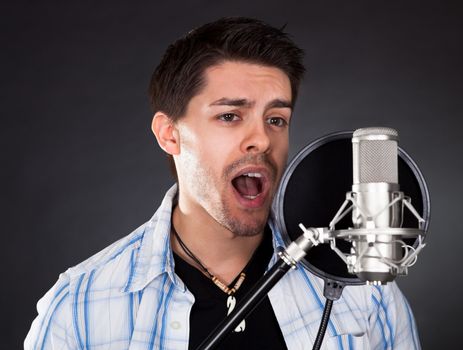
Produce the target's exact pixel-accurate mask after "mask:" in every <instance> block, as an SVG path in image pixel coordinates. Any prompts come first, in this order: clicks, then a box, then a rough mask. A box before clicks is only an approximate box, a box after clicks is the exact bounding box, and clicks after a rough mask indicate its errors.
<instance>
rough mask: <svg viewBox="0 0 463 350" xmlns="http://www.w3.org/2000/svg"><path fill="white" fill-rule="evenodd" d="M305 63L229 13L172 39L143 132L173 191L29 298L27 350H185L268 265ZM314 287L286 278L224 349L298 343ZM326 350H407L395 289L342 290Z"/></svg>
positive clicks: (308, 337)
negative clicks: (166, 165) (33, 308)
mask: <svg viewBox="0 0 463 350" xmlns="http://www.w3.org/2000/svg"><path fill="white" fill-rule="evenodd" d="M303 72H304V68H303V65H302V51H301V50H300V49H299V48H297V47H296V46H295V45H294V43H293V42H292V41H291V40H290V39H289V38H288V37H287V35H286V34H285V33H283V32H282V31H281V30H278V29H275V28H272V27H270V26H268V25H266V24H263V23H262V22H260V21H257V20H252V19H246V18H228V19H221V20H218V21H216V22H213V23H210V24H206V25H204V26H202V27H200V28H198V29H196V30H194V31H192V32H190V33H188V34H187V35H186V36H185V37H183V38H181V39H179V40H178V41H177V42H175V43H174V44H172V45H171V46H170V47H169V48H168V50H167V52H166V54H165V56H164V58H163V59H162V61H161V63H160V65H159V66H158V67H157V69H156V71H155V72H154V74H153V78H152V82H151V88H150V94H151V98H152V105H153V109H154V112H155V114H154V118H153V122H152V130H153V133H154V135H155V136H156V139H157V141H158V143H159V145H160V147H161V148H162V149H163V150H164V151H165V152H166V153H167V154H168V155H170V156H171V157H172V158H171V161H173V166H174V170H175V175H176V178H177V185H176V186H174V187H172V188H171V189H170V190H169V191H168V192H167V194H166V196H165V198H164V200H163V202H162V204H161V206H160V208H159V209H158V211H157V212H156V214H155V215H154V217H153V218H152V219H151V220H150V221H148V222H147V223H146V224H144V225H143V226H141V227H140V228H139V229H137V230H135V231H134V232H133V233H132V234H130V235H129V236H127V237H125V238H123V239H122V240H120V241H118V242H116V243H114V244H113V245H111V246H110V247H108V248H106V249H105V250H103V251H102V252H100V253H98V254H97V255H95V256H93V257H92V258H90V259H89V260H87V261H85V262H83V263H81V264H79V265H77V266H75V267H73V268H71V269H69V270H68V271H67V272H65V273H64V274H62V275H61V276H60V278H59V280H58V282H57V283H56V285H55V286H54V287H53V288H52V289H51V290H50V291H49V292H48V293H47V294H46V295H45V297H44V298H43V299H42V300H41V301H40V302H39V304H38V311H39V316H38V317H37V319H36V320H35V321H34V323H33V325H32V328H31V330H30V332H29V334H28V336H27V338H26V340H25V348H27V349H63V348H64V349H132V350H134V349H188V348H189V349H194V348H195V347H196V346H197V345H199V344H200V343H201V341H202V340H203V339H204V338H205V337H206V336H207V335H208V334H209V332H210V331H211V330H213V328H214V327H215V326H216V325H217V323H218V322H220V320H222V319H223V318H224V317H225V316H226V315H227V313H229V312H230V311H231V309H232V308H233V307H234V304H235V302H236V301H237V300H240V298H242V297H243V295H244V294H245V293H246V292H247V291H249V289H250V288H251V287H252V286H253V284H254V283H255V282H256V281H257V280H258V279H259V278H260V277H261V276H262V275H263V273H264V272H265V270H266V269H267V268H268V266H270V265H271V264H273V263H274V262H275V259H276V256H275V254H274V251H275V250H276V249H277V248H278V247H279V246H283V241H282V238H281V235H280V233H279V232H278V231H277V230H276V229H275V225H274V221H273V219H272V215H271V210H270V208H271V204H272V199H273V196H274V194H275V192H276V189H277V186H278V182H279V180H280V178H281V175H282V173H283V170H284V167H285V164H286V160H287V153H288V128H289V124H290V120H291V114H292V110H293V106H294V102H295V99H296V96H297V91H298V87H299V83H300V80H301V78H302V74H303ZM322 289H323V282H322V281H321V280H320V279H318V278H317V277H315V276H313V275H311V274H310V273H309V272H308V271H305V270H304V269H303V268H302V267H301V268H298V269H296V270H293V271H290V272H289V273H288V274H287V275H286V276H285V277H284V278H283V279H282V280H281V281H280V282H279V283H278V284H277V285H276V286H275V287H274V289H273V290H272V291H271V292H270V293H269V295H268V297H267V298H266V299H265V300H264V302H263V303H262V304H261V305H260V306H259V307H258V308H257V309H256V310H255V312H253V313H252V314H251V315H250V316H249V317H247V318H246V319H245V320H244V321H243V322H242V323H241V324H240V325H239V326H238V327H237V328H236V329H235V331H234V332H232V333H231V334H230V335H229V336H228V338H227V339H225V341H224V343H223V344H222V345H221V348H222V349H238V348H240V349H260V348H266V349H284V348H288V349H307V348H311V347H312V344H313V341H314V339H315V337H316V333H317V330H318V325H319V322H320V318H321V314H322V309H323V305H322V303H323V302H322V300H323V293H322ZM324 346H325V347H326V348H327V349H368V348H371V349H376V348H381V349H386V348H387V349H390V348H394V349H413V348H419V341H418V338H417V333H416V329H415V325H414V321H413V316H412V314H411V311H410V309H409V307H408V305H407V303H406V301H405V299H404V298H403V296H402V294H401V293H400V291H399V290H398V288H397V287H396V285H395V284H390V285H388V286H386V287H384V288H379V287H370V286H364V287H347V288H346V289H345V291H344V294H343V297H342V298H341V299H340V300H339V301H337V302H336V303H335V304H334V306H333V311H332V315H331V320H330V323H329V326H328V331H327V335H326V336H325V339H324Z"/></svg>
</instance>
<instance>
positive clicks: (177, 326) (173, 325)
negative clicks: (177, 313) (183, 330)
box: [170, 321, 182, 329]
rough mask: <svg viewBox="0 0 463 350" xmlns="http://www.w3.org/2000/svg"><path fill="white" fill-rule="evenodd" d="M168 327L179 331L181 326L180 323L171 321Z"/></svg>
mask: <svg viewBox="0 0 463 350" xmlns="http://www.w3.org/2000/svg"><path fill="white" fill-rule="evenodd" d="M170 326H171V327H172V328H173V329H180V327H181V326H182V325H181V324H180V322H178V321H173V322H171V323H170Z"/></svg>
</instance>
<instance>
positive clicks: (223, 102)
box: [210, 97, 293, 109]
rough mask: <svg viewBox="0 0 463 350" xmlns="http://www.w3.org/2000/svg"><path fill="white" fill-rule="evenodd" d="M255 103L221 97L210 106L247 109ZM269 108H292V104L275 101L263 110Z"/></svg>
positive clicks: (242, 99) (279, 100) (284, 101)
mask: <svg viewBox="0 0 463 350" xmlns="http://www.w3.org/2000/svg"><path fill="white" fill-rule="evenodd" d="M254 103H255V102H253V101H249V100H247V99H245V98H226V97H222V98H220V99H218V100H217V101H214V102H212V103H211V104H210V106H233V107H245V108H249V107H252V106H253V105H254ZM270 108H290V109H292V108H293V104H292V103H291V102H290V101H286V100H281V99H278V98H277V99H275V100H272V101H270V102H269V103H267V105H266V106H265V109H270Z"/></svg>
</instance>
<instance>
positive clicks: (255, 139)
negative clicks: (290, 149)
mask: <svg viewBox="0 0 463 350" xmlns="http://www.w3.org/2000/svg"><path fill="white" fill-rule="evenodd" d="M269 149H270V137H269V134H268V130H267V124H266V123H265V121H263V120H259V121H253V122H251V123H250V124H249V125H248V127H247V128H246V130H245V135H244V138H243V141H242V144H241V150H242V151H243V152H244V153H256V154H259V153H267V152H268V151H269Z"/></svg>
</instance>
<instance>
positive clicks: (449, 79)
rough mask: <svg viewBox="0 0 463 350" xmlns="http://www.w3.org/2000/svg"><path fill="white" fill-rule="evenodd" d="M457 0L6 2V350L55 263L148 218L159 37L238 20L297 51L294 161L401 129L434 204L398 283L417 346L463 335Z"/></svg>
mask: <svg viewBox="0 0 463 350" xmlns="http://www.w3.org/2000/svg"><path fill="white" fill-rule="evenodd" d="M301 3H303V4H301ZM457 3H458V2H456V1H455V2H453V3H450V2H448V3H445V2H442V1H436V2H435V3H424V2H423V1H417V2H410V1H400V2H399V1H397V2H393V3H391V2H390V1H375V2H371V1H365V2H359V1H339V2H331V1H317V2H315V1H304V2H302V1H291V0H286V1H269V0H267V1H233V2H229V3H225V2H219V1H198V0H197V1H185V2H178V1H173V0H171V1H168V2H159V1H144V2H142V1H133V2H129V1H127V2H125V3H124V2H119V1H108V2H103V1H98V2H97V1H78V2H74V3H73V4H71V3H66V4H65V2H63V1H56V2H53V1H42V2H32V1H28V2H24V1H23V2H18V1H16V2H13V1H10V4H5V3H2V5H1V9H0V10H1V11H0V13H1V21H0V27H1V35H2V41H1V55H0V56H1V66H0V70H1V78H0V81H1V90H2V91H1V96H0V98H1V107H0V108H1V112H0V115H1V118H2V120H1V128H0V130H1V131H0V132H1V135H0V136H1V138H0V142H1V144H0V146H1V179H2V181H1V184H2V187H1V196H0V197H1V206H2V208H1V214H0V215H1V222H2V233H1V234H2V254H1V267H2V278H1V281H2V282H1V303H2V304H1V315H2V316H1V322H2V337H1V342H2V344H1V345H2V348H3V349H15V348H20V347H21V346H22V345H21V343H22V340H23V338H24V336H25V334H26V333H27V330H28V328H29V326H30V323H31V321H32V319H33V318H34V317H35V315H36V310H35V303H36V301H37V300H38V299H39V297H41V296H42V295H43V294H44V293H45V291H46V290H47V289H48V288H50V287H51V286H52V284H53V283H54V282H55V280H56V279H57V277H58V274H59V273H60V272H62V271H64V270H65V269H66V268H67V267H69V266H72V265H74V264H77V263H78V262H80V261H82V260H83V259H85V258H87V257H88V256H90V255H92V254H94V253H95V252H97V251H99V250H101V249H102V248H104V247H105V246H107V245H108V244H109V243H111V242H113V241H115V240H116V239H118V238H120V237H122V236H124V235H126V234H128V233H129V232H131V231H132V230H133V229H134V228H136V227H137V226H138V225H140V224H142V223H143V222H145V221H146V220H147V219H149V218H150V216H151V215H152V213H153V212H154V211H155V209H156V208H157V206H158V205H159V203H160V200H161V198H162V196H163V194H164V192H165V190H166V189H167V188H168V187H169V186H170V184H171V183H172V179H171V178H170V175H169V172H168V171H167V167H166V163H165V159H164V156H163V154H162V153H161V152H160V150H159V149H158V148H157V145H156V144H155V140H154V137H152V135H151V132H150V120H151V113H150V110H149V106H148V102H147V97H146V89H147V85H148V80H149V77H150V75H151V72H152V70H153V68H154V67H155V65H156V64H157V62H158V61H159V59H160V56H161V54H162V53H163V51H164V50H165V48H166V46H167V45H168V44H169V43H170V42H171V41H173V40H174V39H176V38H177V37H179V36H180V35H182V34H183V33H185V32H186V31H188V30H189V29H191V28H193V27H195V26H198V25H200V24H202V23H205V22H207V21H210V20H214V19H216V18H218V17H222V16H235V15H245V16H252V17H258V18H261V19H263V20H265V21H267V22H269V23H271V24H273V25H275V26H281V25H283V24H285V23H286V24H287V31H288V32H290V33H292V35H293V37H294V40H295V41H296V42H297V43H298V44H299V45H300V46H302V47H303V48H304V49H305V51H306V59H305V62H306V64H307V66H308V68H309V71H308V74H307V77H306V80H305V82H304V84H303V86H302V90H301V93H300V98H299V101H298V105H297V108H296V111H295V118H294V119H293V120H294V123H293V125H292V142H291V154H292V155H294V154H295V153H296V152H297V150H298V149H300V148H301V147H303V146H304V145H305V144H307V143H308V142H309V141H311V140H313V139H314V138H317V137H319V136H322V135H324V134H327V133H330V132H334V131H339V130H346V129H354V128H357V127H362V126H372V125H385V126H391V127H395V128H397V129H398V131H399V132H400V135H401V140H402V142H401V146H402V147H403V148H404V149H405V150H406V151H407V152H408V153H409V154H410V155H412V157H413V158H414V159H415V161H416V162H417V163H418V164H419V166H420V168H421V170H422V172H423V173H424V175H425V177H426V179H427V182H428V185H429V188H430V192H431V200H432V222H431V231H430V232H431V233H430V236H429V239H428V246H427V248H426V249H425V250H424V251H423V252H422V254H421V257H420V259H419V261H418V264H417V265H416V266H415V267H413V268H412V269H411V271H410V275H409V276H408V277H406V278H400V279H399V284H400V286H401V287H402V289H403V291H404V293H405V294H406V296H407V297H408V299H409V301H410V303H411V305H412V307H413V309H414V312H415V316H416V318H417V322H418V326H419V330H420V334H421V340H422V343H423V346H424V348H425V349H436V348H438V347H440V348H442V349H444V348H446V349H449V348H454V346H456V344H459V343H461V341H460V337H459V332H461V326H462V322H461V314H462V311H463V307H462V305H463V303H462V301H461V299H460V297H461V290H462V279H461V276H462V273H461V271H460V268H461V262H462V254H461V253H460V251H461V248H460V245H461V244H462V241H463V237H462V229H461V220H459V218H460V217H459V215H461V211H460V209H461V205H460V203H459V198H460V197H461V195H462V186H461V184H460V182H461V175H462V151H463V147H462V145H463V142H462V140H461V128H460V126H461V122H460V118H461V115H462V112H463V104H462V98H461V95H462V87H463V86H462V85H463V83H462V78H463V75H462V70H463V68H462V62H463V50H462V43H463V41H462V34H463V27H462V19H463V16H462V14H463V11H462V9H461V6H459V5H457Z"/></svg>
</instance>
